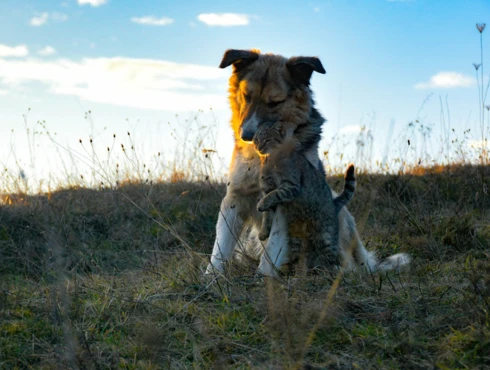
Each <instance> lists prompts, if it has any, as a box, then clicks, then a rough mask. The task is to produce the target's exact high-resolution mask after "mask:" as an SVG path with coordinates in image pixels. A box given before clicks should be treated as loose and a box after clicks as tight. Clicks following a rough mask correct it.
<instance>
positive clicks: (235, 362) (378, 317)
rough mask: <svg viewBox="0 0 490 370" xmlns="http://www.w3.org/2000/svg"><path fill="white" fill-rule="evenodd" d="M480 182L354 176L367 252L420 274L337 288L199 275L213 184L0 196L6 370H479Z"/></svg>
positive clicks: (484, 283) (489, 255) (488, 285)
mask: <svg viewBox="0 0 490 370" xmlns="http://www.w3.org/2000/svg"><path fill="white" fill-rule="evenodd" d="M482 175H483V178H485V179H487V178H488V177H489V176H490V168H489V167H488V166H471V165H464V166H457V165H453V166H448V167H444V168H434V169H426V170H425V172H424V173H423V174H419V175H410V174H407V175H369V174H364V175H363V174H361V175H359V176H358V178H359V180H358V183H359V185H358V192H357V194H356V197H355V198H354V200H353V203H352V205H351V207H350V208H351V210H352V212H353V214H354V215H355V216H356V217H357V219H358V220H365V222H364V225H362V224H361V225H360V226H361V227H362V226H364V227H362V229H363V231H362V236H363V240H364V241H365V243H366V244H367V246H368V248H369V249H374V250H376V251H377V253H378V254H379V255H380V256H381V257H383V256H387V255H389V254H392V253H394V252H400V251H404V252H408V253H410V254H412V255H413V256H414V261H413V264H412V265H411V267H410V269H408V270H406V271H403V272H401V273H394V272H392V273H388V274H373V275H369V274H368V275H365V274H361V273H359V272H351V273H347V274H345V275H344V276H343V277H342V279H341V280H340V281H339V286H338V288H337V289H336V290H335V291H333V290H331V287H332V284H334V281H335V276H332V275H331V274H329V273H327V272H324V273H321V272H320V273H318V274H316V275H311V276H306V277H299V276H294V275H293V276H284V277H282V278H281V279H277V280H269V279H264V278H259V277H256V276H254V275H253V272H254V268H255V267H254V266H253V264H252V265H251V266H245V267H243V266H238V265H237V266H234V267H235V268H234V269H232V270H231V271H230V274H229V275H228V276H227V277H226V278H224V279H219V280H217V281H213V280H211V281H210V280H209V278H206V277H204V276H203V275H202V270H203V267H204V266H205V264H206V262H207V258H208V255H209V253H210V251H211V247H212V243H213V239H214V232H215V231H214V227H215V218H216V215H217V213H218V207H219V203H220V200H221V198H222V196H223V195H224V192H225V186H224V185H223V184H220V183H213V182H210V181H207V182H206V181H203V182H184V181H177V182H175V183H155V184H148V183H140V182H134V183H130V182H127V183H126V184H124V185H121V186H120V187H118V188H114V189H100V190H91V189H86V188H82V187H73V188H70V189H65V190H59V191H56V192H53V193H50V194H45V195H30V196H28V195H25V194H17V195H15V194H9V195H6V196H5V197H4V198H5V199H4V200H6V203H10V204H5V205H2V206H1V207H0V220H1V222H0V225H1V226H0V261H1V262H0V275H1V278H0V367H1V368H7V369H8V368H12V369H13V368H36V369H37V368H41V369H51V368H59V367H60V366H61V367H69V368H94V369H103V368H121V369H151V368H154V369H159V368H305V369H315V368H353V369H370V368H372V369H378V368H386V369H390V368H392V369H397V368H414V369H415V368H440V369H454V368H486V367H488V366H489V365H490V355H489V354H490V316H489V312H490V262H489V261H490V226H489V225H490V224H489V222H488V220H490V196H489V194H488V193H487V194H485V193H484V192H483V191H482ZM341 182H342V180H341V177H340V176H338V177H334V178H330V179H329V183H330V184H331V185H332V187H333V188H336V189H338V188H339V187H340V186H342V184H341ZM373 194H374V195H373ZM332 293H334V294H333V295H332ZM329 294H330V298H329Z"/></svg>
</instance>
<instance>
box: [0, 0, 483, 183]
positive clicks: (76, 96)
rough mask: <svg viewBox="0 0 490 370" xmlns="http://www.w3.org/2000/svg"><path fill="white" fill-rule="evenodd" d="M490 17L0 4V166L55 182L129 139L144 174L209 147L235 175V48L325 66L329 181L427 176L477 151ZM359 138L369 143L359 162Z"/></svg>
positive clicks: (310, 7)
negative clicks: (336, 169) (381, 170)
mask: <svg viewBox="0 0 490 370" xmlns="http://www.w3.org/2000/svg"><path fill="white" fill-rule="evenodd" d="M489 16H490V1H488V0H461V1H452V0H411V1H410V0H404V1H402V0H398V1H397V0H331V1H329V0H323V1H319V0H318V1H308V0H307V1H304V2H299V1H267V2H266V1H255V0H250V1H230V0H227V1H221V0H219V1H190V0H182V1H178V2H176V1H175V2H174V1H156V0H138V1H136V0H42V1H34V0H30V1H28V0H1V1H0V135H1V137H2V138H4V140H3V142H4V145H3V146H0V160H1V162H0V165H2V166H4V167H7V168H9V169H17V170H18V171H19V173H21V174H22V178H24V177H25V176H29V177H30V178H32V179H36V180H35V181H38V180H39V178H42V177H43V176H47V174H48V173H51V172H56V171H60V167H61V165H60V163H59V156H60V155H70V154H71V157H77V156H79V157H77V158H79V159H80V158H84V157H87V158H89V157H90V153H91V147H85V149H84V148H83V147H82V146H80V143H79V140H80V139H82V141H83V143H88V141H89V139H90V137H92V138H93V140H94V143H95V144H96V145H94V147H95V149H94V150H96V151H99V152H100V153H99V157H100V158H102V156H103V155H106V154H103V153H102V152H101V151H104V150H107V149H106V148H107V146H109V147H110V148H112V145H114V148H119V147H120V144H121V143H123V139H122V138H123V137H124V140H125V141H124V143H126V144H125V145H126V147H127V145H128V140H129V142H132V143H133V144H134V145H135V146H137V147H138V150H140V152H139V155H140V156H141V157H140V159H141V160H143V161H144V160H146V158H153V157H154V156H155V155H156V153H158V152H161V153H162V155H164V156H167V157H166V158H174V157H175V156H179V155H181V156H182V155H183V152H182V148H181V145H183V143H184V141H185V140H186V138H187V139H189V140H195V139H196V138H198V137H201V139H203V140H204V142H205V143H204V144H203V145H205V146H209V147H210V148H211V149H214V150H216V151H217V153H213V155H215V156H216V159H219V160H218V161H217V162H216V163H218V165H219V166H221V167H222V168H221V167H220V169H219V170H223V171H225V170H226V166H227V164H228V162H229V160H230V157H231V152H232V149H233V142H232V137H233V136H232V134H231V131H230V129H229V119H230V110H229V107H228V101H227V80H228V77H229V75H230V73H231V68H228V69H224V70H222V69H219V68H218V65H219V63H220V61H221V58H222V56H223V53H224V51H225V50H226V49H229V48H234V49H249V48H258V49H260V50H261V51H262V52H272V53H278V54H282V55H284V56H286V57H291V56H298V55H306V56H318V57H319V58H320V60H321V61H322V64H323V66H324V67H325V69H326V71H327V74H326V75H319V74H314V76H313V77H312V84H311V88H312V90H313V91H314V94H315V100H316V103H317V107H318V109H319V110H320V112H321V113H322V115H323V116H324V117H325V118H326V119H327V121H328V122H327V123H326V124H325V126H324V140H323V141H322V147H321V150H322V151H327V150H328V151H329V157H328V161H327V162H331V163H332V167H333V164H334V163H343V162H354V163H356V162H357V163H358V164H359V165H361V166H362V165H363V164H364V165H366V166H368V164H367V162H368V159H367V158H369V161H370V163H371V164H370V165H371V166H372V165H373V164H372V162H374V161H375V160H378V161H383V160H384V159H386V158H387V157H390V158H395V157H397V156H398V157H402V158H404V157H407V159H408V157H410V159H411V160H417V158H421V159H422V161H423V162H424V163H429V162H430V161H431V160H434V159H436V160H437V159H440V158H441V155H442V154H441V153H443V152H444V149H441V137H444V139H443V140H445V142H446V143H447V142H451V141H452V140H454V139H455V138H456V137H457V138H458V140H460V141H461V140H463V139H464V137H465V135H466V142H465V143H463V144H464V145H468V146H469V145H471V143H473V144H474V143H477V142H478V140H481V129H480V123H479V103H478V85H477V80H476V76H475V68H474V66H473V63H480V34H479V32H478V30H477V29H476V27H475V24H476V23H483V22H486V21H490V20H489ZM488 32H490V31H489V30H487V31H486V33H485V32H483V37H484V39H483V42H484V45H483V46H484V53H483V58H484V60H485V59H488V58H490V52H489V50H490V45H489V46H488V47H486V45H485V43H488V42H487V40H486V39H485V37H486V36H488ZM484 66H485V62H484ZM486 70H488V71H490V68H487V69H486ZM484 78H485V85H486V81H487V80H488V77H487V74H486V76H485V77H484ZM210 108H211V109H210ZM89 111H90V114H88V115H87V112H89ZM416 120H417V121H416ZM38 121H40V122H43V125H44V127H45V128H42V127H41V125H39V124H38V123H37V122H38ZM410 122H415V125H414V126H412V127H409V126H408V124H409V123H410ZM200 126H205V127H206V128H204V129H202V128H201V129H199V127H200ZM363 126H364V127H365V129H364V131H362V132H361V127H363ZM26 128H27V129H29V134H27V131H26ZM453 129H454V133H453V131H452V130H453ZM467 129H470V130H471V131H470V133H467V134H465V133H464V132H465V130H467ZM12 130H13V132H12ZM200 130H204V131H200ZM427 130H430V135H428V134H427V132H428V131H427ZM41 132H42V133H43V134H41ZM46 132H49V135H50V137H51V138H49V137H48V136H47V135H46ZM127 132H130V134H131V135H132V136H130V137H129V139H128V137H127ZM424 132H425V133H426V134H425V137H426V140H425V141H424V135H423V134H422V133H424ZM448 132H449V133H450V134H448ZM114 134H116V139H114V138H113V135H114ZM360 135H361V136H363V137H364V139H365V140H366V139H367V140H368V141H367V143H368V144H369V140H372V145H371V146H370V145H366V146H365V147H364V149H363V150H364V152H362V151H361V149H360V148H361V147H360V146H359V145H358V144H356V143H357V142H358V138H359V137H360ZM175 136H176V137H177V138H175ZM407 138H408V139H410V140H411V142H412V145H411V147H410V148H409V147H408V146H407V145H406V142H407V140H406V139H407ZM424 143H425V144H424ZM453 144H454V143H453ZM463 144H462V145H463ZM84 145H85V144H84ZM87 145H88V144H87ZM424 145H425V147H424ZM454 145H456V144H454ZM87 148H88V149H87ZM446 149H447V148H446ZM111 150H112V149H111ZM60 153H62V154H60ZM84 153H85V154H84ZM111 153H112V152H111ZM117 156H119V157H117ZM92 157H93V156H92ZM113 158H124V154H123V152H122V151H121V150H119V152H118V153H116V149H114V155H113ZM71 160H72V159H71ZM92 160H93V158H92ZM150 160H151V159H148V161H150ZM87 161H88V160H87V159H84V160H82V162H87ZM88 162H90V161H88ZM216 163H215V164H216ZM92 165H93V163H92ZM326 165H327V168H328V165H329V163H326ZM72 166H73V163H72ZM80 166H81V167H83V166H84V164H83V163H80ZM81 167H80V168H81ZM80 168H77V170H80V171H82V170H81V169H80ZM89 169H90V166H89ZM12 171H14V170H12ZM34 172H36V173H34ZM89 172H90V171H89ZM34 175H35V176H34ZM32 181H34V180H32Z"/></svg>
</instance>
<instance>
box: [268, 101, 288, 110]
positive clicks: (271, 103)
mask: <svg viewBox="0 0 490 370" xmlns="http://www.w3.org/2000/svg"><path fill="white" fill-rule="evenodd" d="M284 102H285V100H280V101H270V102H268V103H267V106H268V107H269V108H275V107H277V106H279V105H280V104H282V103H284Z"/></svg>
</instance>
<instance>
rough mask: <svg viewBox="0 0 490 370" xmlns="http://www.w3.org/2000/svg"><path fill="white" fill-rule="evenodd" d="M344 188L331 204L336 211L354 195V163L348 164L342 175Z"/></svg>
mask: <svg viewBox="0 0 490 370" xmlns="http://www.w3.org/2000/svg"><path fill="white" fill-rule="evenodd" d="M344 180H345V183H344V190H343V191H342V193H340V194H339V196H337V197H336V198H335V199H334V200H333V204H334V206H335V210H336V211H337V213H339V212H340V210H341V209H342V207H344V206H346V205H347V204H348V203H349V202H350V201H351V200H352V198H353V197H354V193H355V192H356V176H355V174H354V165H352V164H351V165H350V166H349V168H347V171H346V172H345V175H344Z"/></svg>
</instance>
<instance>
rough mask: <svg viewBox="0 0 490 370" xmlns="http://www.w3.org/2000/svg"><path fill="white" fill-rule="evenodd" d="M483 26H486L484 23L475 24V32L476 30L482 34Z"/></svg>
mask: <svg viewBox="0 0 490 370" xmlns="http://www.w3.org/2000/svg"><path fill="white" fill-rule="evenodd" d="M485 26H486V24H485V23H477V24H476V29H477V30H478V31H479V32H480V33H482V32H483V30H484V29H485Z"/></svg>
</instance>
